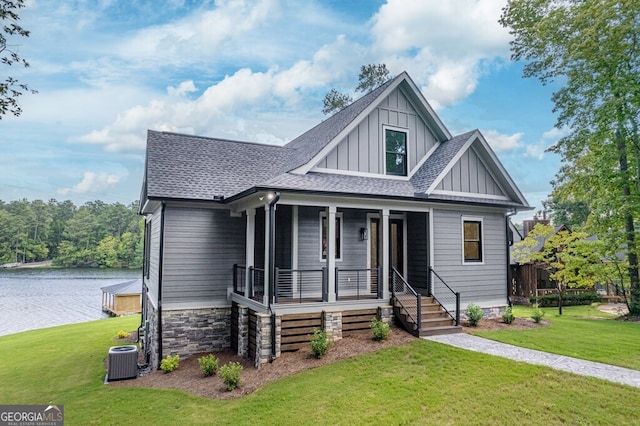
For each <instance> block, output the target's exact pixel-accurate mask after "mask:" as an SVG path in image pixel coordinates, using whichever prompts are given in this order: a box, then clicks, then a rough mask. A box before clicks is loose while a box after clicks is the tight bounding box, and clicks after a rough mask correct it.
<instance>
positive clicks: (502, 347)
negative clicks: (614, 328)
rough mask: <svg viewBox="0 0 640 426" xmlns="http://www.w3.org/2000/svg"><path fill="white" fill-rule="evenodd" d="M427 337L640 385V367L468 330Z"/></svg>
mask: <svg viewBox="0 0 640 426" xmlns="http://www.w3.org/2000/svg"><path fill="white" fill-rule="evenodd" d="M424 339H426V340H432V341H434V342H438V343H444V344H445V345H450V346H455V347H458V348H462V349H468V350H470V351H475V352H482V353H485V354H490V355H495V356H499V357H502V358H508V359H512V360H515V361H522V362H528V363H529V364H537V365H544V366H546V367H551V368H555V369H557V370H563V371H568V372H570V373H575V374H580V375H582V376H591V377H597V378H599V379H604V380H609V381H611V382H616V383H622V384H625V385H629V386H635V387H637V388H640V371H638V370H631V369H628V368H622V367H616V366H613V365H608V364H601V363H599V362H593V361H585V360H582V359H577V358H571V357H568V356H564V355H556V354H551V353H548V352H541V351H536V350H533V349H526V348H521V347H519V346H513V345H509V344H506V343H500V342H495V341H493V340H489V339H484V338H482V337H478V336H472V335H470V334H466V333H457V334H447V335H443V336H430V337H424Z"/></svg>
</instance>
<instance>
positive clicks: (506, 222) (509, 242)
mask: <svg viewBox="0 0 640 426" xmlns="http://www.w3.org/2000/svg"><path fill="white" fill-rule="evenodd" d="M516 213H518V210H515V209H514V210H513V211H512V212H511V213H507V215H506V216H505V232H506V236H507V241H506V242H507V244H506V251H507V303H508V304H509V307H513V304H512V303H511V295H510V294H509V284H511V250H510V249H509V248H510V247H511V246H512V245H513V238H512V239H511V241H509V231H510V229H509V223H510V222H511V217H512V216H514V215H515V214H516Z"/></svg>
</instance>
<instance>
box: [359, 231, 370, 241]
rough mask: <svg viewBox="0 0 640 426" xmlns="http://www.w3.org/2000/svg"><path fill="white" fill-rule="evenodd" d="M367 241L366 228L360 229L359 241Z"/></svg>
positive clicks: (367, 232)
mask: <svg viewBox="0 0 640 426" xmlns="http://www.w3.org/2000/svg"><path fill="white" fill-rule="evenodd" d="M368 239H369V231H368V230H367V228H360V241H366V240H368Z"/></svg>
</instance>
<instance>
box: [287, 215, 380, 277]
mask: <svg viewBox="0 0 640 426" xmlns="http://www.w3.org/2000/svg"><path fill="white" fill-rule="evenodd" d="M321 211H324V209H323V208H320V207H302V206H301V207H299V209H298V269H319V268H322V267H324V266H326V264H327V262H326V260H322V261H321V260H320V212H321ZM338 213H342V220H343V221H344V223H343V227H342V230H343V235H342V260H341V261H336V267H338V268H366V267H367V244H368V241H366V240H365V241H360V228H366V227H367V216H366V214H367V212H366V211H364V210H344V211H342V210H338Z"/></svg>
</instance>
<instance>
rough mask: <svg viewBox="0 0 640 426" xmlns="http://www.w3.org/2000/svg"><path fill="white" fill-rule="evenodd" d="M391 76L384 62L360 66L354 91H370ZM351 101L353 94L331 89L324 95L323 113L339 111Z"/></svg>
mask: <svg viewBox="0 0 640 426" xmlns="http://www.w3.org/2000/svg"><path fill="white" fill-rule="evenodd" d="M391 78H393V77H392V76H391V75H390V74H389V70H388V69H387V65H386V64H369V65H362V66H361V67H360V74H359V76H358V86H357V87H356V90H355V91H356V92H363V93H366V92H370V91H372V90H373V89H375V88H377V87H379V86H381V85H383V84H384V83H386V82H387V81H389V80H390V79H391ZM352 102H353V96H351V95H349V94H346V93H341V92H339V91H337V90H336V89H331V90H330V91H329V92H328V93H327V94H326V95H325V97H324V100H323V105H324V107H323V108H322V113H323V114H325V115H326V114H331V113H332V112H336V111H340V110H341V109H344V108H345V107H347V106H349V104H351V103H352Z"/></svg>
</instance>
